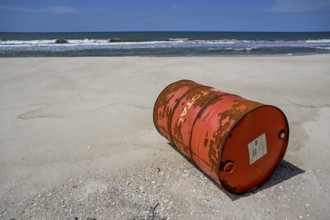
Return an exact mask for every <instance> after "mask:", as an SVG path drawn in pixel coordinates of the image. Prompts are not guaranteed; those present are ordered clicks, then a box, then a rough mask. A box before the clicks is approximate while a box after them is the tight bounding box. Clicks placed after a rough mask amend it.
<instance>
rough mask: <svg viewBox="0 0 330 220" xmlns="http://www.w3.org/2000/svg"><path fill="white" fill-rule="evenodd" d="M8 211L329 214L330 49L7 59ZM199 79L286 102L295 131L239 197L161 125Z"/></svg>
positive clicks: (2, 117)
mask: <svg viewBox="0 0 330 220" xmlns="http://www.w3.org/2000/svg"><path fill="white" fill-rule="evenodd" d="M0 67H1V68H0V103H1V105H0V152H1V153H0V167H1V169H0V198H1V199H0V219H328V218H329V217H330V210H329V207H328V206H329V204H330V198H329V196H328V195H329V194H330V166H329V164H328V161H329V158H330V144H329V141H328V137H329V128H328V125H329V124H330V55H329V54H325V55H307V56H250V57H246V56H241V57H240V56H235V57H216V56H214V57H39V58H1V59H0ZM181 79H190V80H194V81H196V82H198V83H201V84H205V85H208V86H212V87H214V88H217V89H219V90H222V91H226V92H229V93H233V94H237V95H240V96H242V97H244V98H248V99H251V100H255V101H258V102H261V103H265V104H270V105H274V106H277V107H279V108H280V109H281V110H282V111H283V112H284V113H285V114H286V116H287V118H288V121H289V126H290V138H289V145H288V148H287V152H286V154H285V157H284V160H283V162H282V164H281V165H280V166H279V167H278V169H277V170H276V172H275V173H274V175H273V176H272V177H271V178H270V179H269V180H268V181H267V182H266V183H265V184H264V185H263V186H262V187H261V188H259V189H257V190H255V191H253V192H248V193H246V194H244V195H233V194H230V193H228V192H226V190H224V189H223V188H222V187H219V186H217V185H216V184H215V183H214V182H212V181H210V179H209V178H207V177H206V176H205V175H204V174H203V173H202V172H201V171H200V170H198V169H196V168H195V167H194V166H193V165H192V164H191V163H190V162H189V161H187V160H186V158H184V157H183V156H182V155H181V154H179V153H178V152H177V151H176V150H175V149H173V148H172V147H171V146H170V145H169V143H168V141H167V140H166V139H165V138H164V137H162V136H161V135H160V134H159V133H158V132H157V130H156V129H155V127H154V124H153V118H152V113H153V106H154V103H155V101H156V98H157V96H158V95H159V94H160V92H161V91H162V90H163V89H164V88H165V87H166V86H167V85H168V84H170V83H172V82H175V81H178V80H181Z"/></svg>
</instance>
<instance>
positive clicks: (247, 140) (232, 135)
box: [153, 80, 289, 194]
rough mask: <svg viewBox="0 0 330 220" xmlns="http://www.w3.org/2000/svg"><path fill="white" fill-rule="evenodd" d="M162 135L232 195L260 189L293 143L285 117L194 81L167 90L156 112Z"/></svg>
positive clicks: (157, 104)
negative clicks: (289, 142)
mask: <svg viewBox="0 0 330 220" xmlns="http://www.w3.org/2000/svg"><path fill="white" fill-rule="evenodd" d="M153 119H154V123H155V127H156V129H157V130H158V132H159V133H160V134H161V135H163V136H164V137H165V138H166V139H167V140H169V141H170V142H171V143H172V144H174V145H175V146H176V147H177V149H178V150H179V151H181V152H182V153H183V154H184V155H185V156H186V157H187V158H188V159H190V161H191V162H192V163H193V164H195V165H196V166H198V167H199V168H200V169H202V170H203V171H204V172H205V173H206V174H207V175H209V176H210V177H211V178H212V179H214V181H216V182H217V183H219V184H221V185H222V186H223V187H224V188H225V189H227V190H228V191H230V192H232V193H237V194H240V193H243V192H246V191H248V190H251V189H254V188H256V187H258V186H260V185H261V184H262V183H263V182H265V180H266V179H267V178H268V177H269V176H270V175H271V174H272V173H273V172H274V170H275V168H276V167H277V166H278V165H279V163H280V161H281V159H282V158H283V156H284V154H285V151H286V148H287V145H288V140H289V125H288V121H287V119H286V117H285V115H284V113H283V112H282V111H281V110H280V109H278V108H276V107H274V106H271V105H265V104H262V103H258V102H255V101H251V100H247V99H244V98H242V97H240V96H237V95H233V94H229V93H225V92H222V91H219V90H216V89H214V88H212V87H208V86H204V85H201V84H198V83H195V82H193V81H190V80H181V81H178V82H175V83H172V84H170V85H169V86H167V87H166V88H165V89H164V90H163V91H162V92H161V93H160V95H159V96H158V98H157V100H156V103H155V106H154V112H153Z"/></svg>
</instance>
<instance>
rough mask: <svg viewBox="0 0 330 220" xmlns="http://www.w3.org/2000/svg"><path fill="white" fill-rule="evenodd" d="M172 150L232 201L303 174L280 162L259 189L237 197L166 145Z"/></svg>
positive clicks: (284, 161)
mask: <svg viewBox="0 0 330 220" xmlns="http://www.w3.org/2000/svg"><path fill="white" fill-rule="evenodd" d="M168 144H169V145H170V146H171V147H172V148H173V149H174V150H176V151H177V152H178V153H180V154H181V155H182V156H183V157H184V158H186V160H187V161H188V162H189V163H190V164H191V165H193V166H194V167H195V168H196V169H198V170H199V171H200V172H201V173H203V174H204V176H206V177H207V178H208V179H209V180H210V181H211V182H212V183H213V184H214V185H215V186H216V187H218V188H219V189H220V190H221V191H222V192H224V193H225V194H226V195H227V196H228V197H229V198H230V199H231V200H232V201H235V200H238V199H240V198H243V197H247V196H250V195H252V194H255V193H258V192H260V191H262V190H265V189H268V188H270V187H273V186H275V185H277V184H279V183H281V182H284V181H286V180H288V179H291V178H292V177H294V176H297V175H299V174H302V173H304V172H305V171H304V170H302V169H300V168H299V167H297V166H295V165H293V164H292V163H290V162H288V161H286V160H282V161H281V163H280V165H279V166H278V167H277V168H276V169H275V171H274V173H273V174H272V175H271V176H270V177H269V178H268V179H267V180H266V182H265V183H264V184H263V185H261V186H260V187H259V188H256V189H253V190H251V191H248V192H246V193H244V194H241V195H237V194H233V193H230V192H228V191H227V190H226V189H224V188H223V187H222V186H221V185H219V184H218V183H217V182H215V181H214V180H213V179H212V178H210V177H209V176H208V175H207V174H206V173H205V172H204V171H203V170H201V169H200V168H199V167H197V166H196V165H195V164H194V163H192V162H191V161H190V160H189V159H188V158H187V157H186V156H185V155H184V154H183V153H181V151H179V150H178V149H177V148H176V147H175V146H174V145H173V144H172V143H168Z"/></svg>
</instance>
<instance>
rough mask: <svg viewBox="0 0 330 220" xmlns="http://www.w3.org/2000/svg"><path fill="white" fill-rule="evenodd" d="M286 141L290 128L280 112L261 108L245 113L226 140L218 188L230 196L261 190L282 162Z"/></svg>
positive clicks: (274, 108) (274, 109) (266, 107)
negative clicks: (260, 187) (261, 186)
mask: <svg viewBox="0 0 330 220" xmlns="http://www.w3.org/2000/svg"><path fill="white" fill-rule="evenodd" d="M288 138H289V125H288V122H287V119H286V117H285V115H284V113H283V112H282V111H281V110H280V109H278V108H276V107H274V106H269V105H264V106H261V107H258V108H256V109H253V110H252V111H250V112H248V113H246V114H245V115H244V116H243V117H241V118H240V119H238V120H237V121H236V124H235V125H234V126H233V128H232V129H231V130H230V132H229V133H228V134H227V137H226V138H225V142H224V145H223V148H222V156H221V162H220V170H219V177H220V182H221V184H222V185H223V186H224V187H225V188H226V189H227V190H229V191H231V192H233V193H242V192H245V191H247V190H251V189H252V188H255V187H258V186H260V185H261V184H262V183H264V182H265V181H266V179H267V178H268V177H269V176H270V175H271V174H272V173H273V171H274V169H275V168H276V167H277V166H278V164H279V163H280V161H281V159H282V158H283V156H284V154H285V151H286V148H287V144H288Z"/></svg>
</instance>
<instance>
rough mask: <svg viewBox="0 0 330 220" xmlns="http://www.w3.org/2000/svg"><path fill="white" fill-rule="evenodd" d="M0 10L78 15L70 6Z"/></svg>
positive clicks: (0, 7) (2, 7)
mask: <svg viewBox="0 0 330 220" xmlns="http://www.w3.org/2000/svg"><path fill="white" fill-rule="evenodd" d="M0 9H2V10H7V11H16V12H43V13H53V14H73V13H78V10H77V9H75V8H73V7H68V6H55V7H50V8H29V7H21V6H8V5H0Z"/></svg>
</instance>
